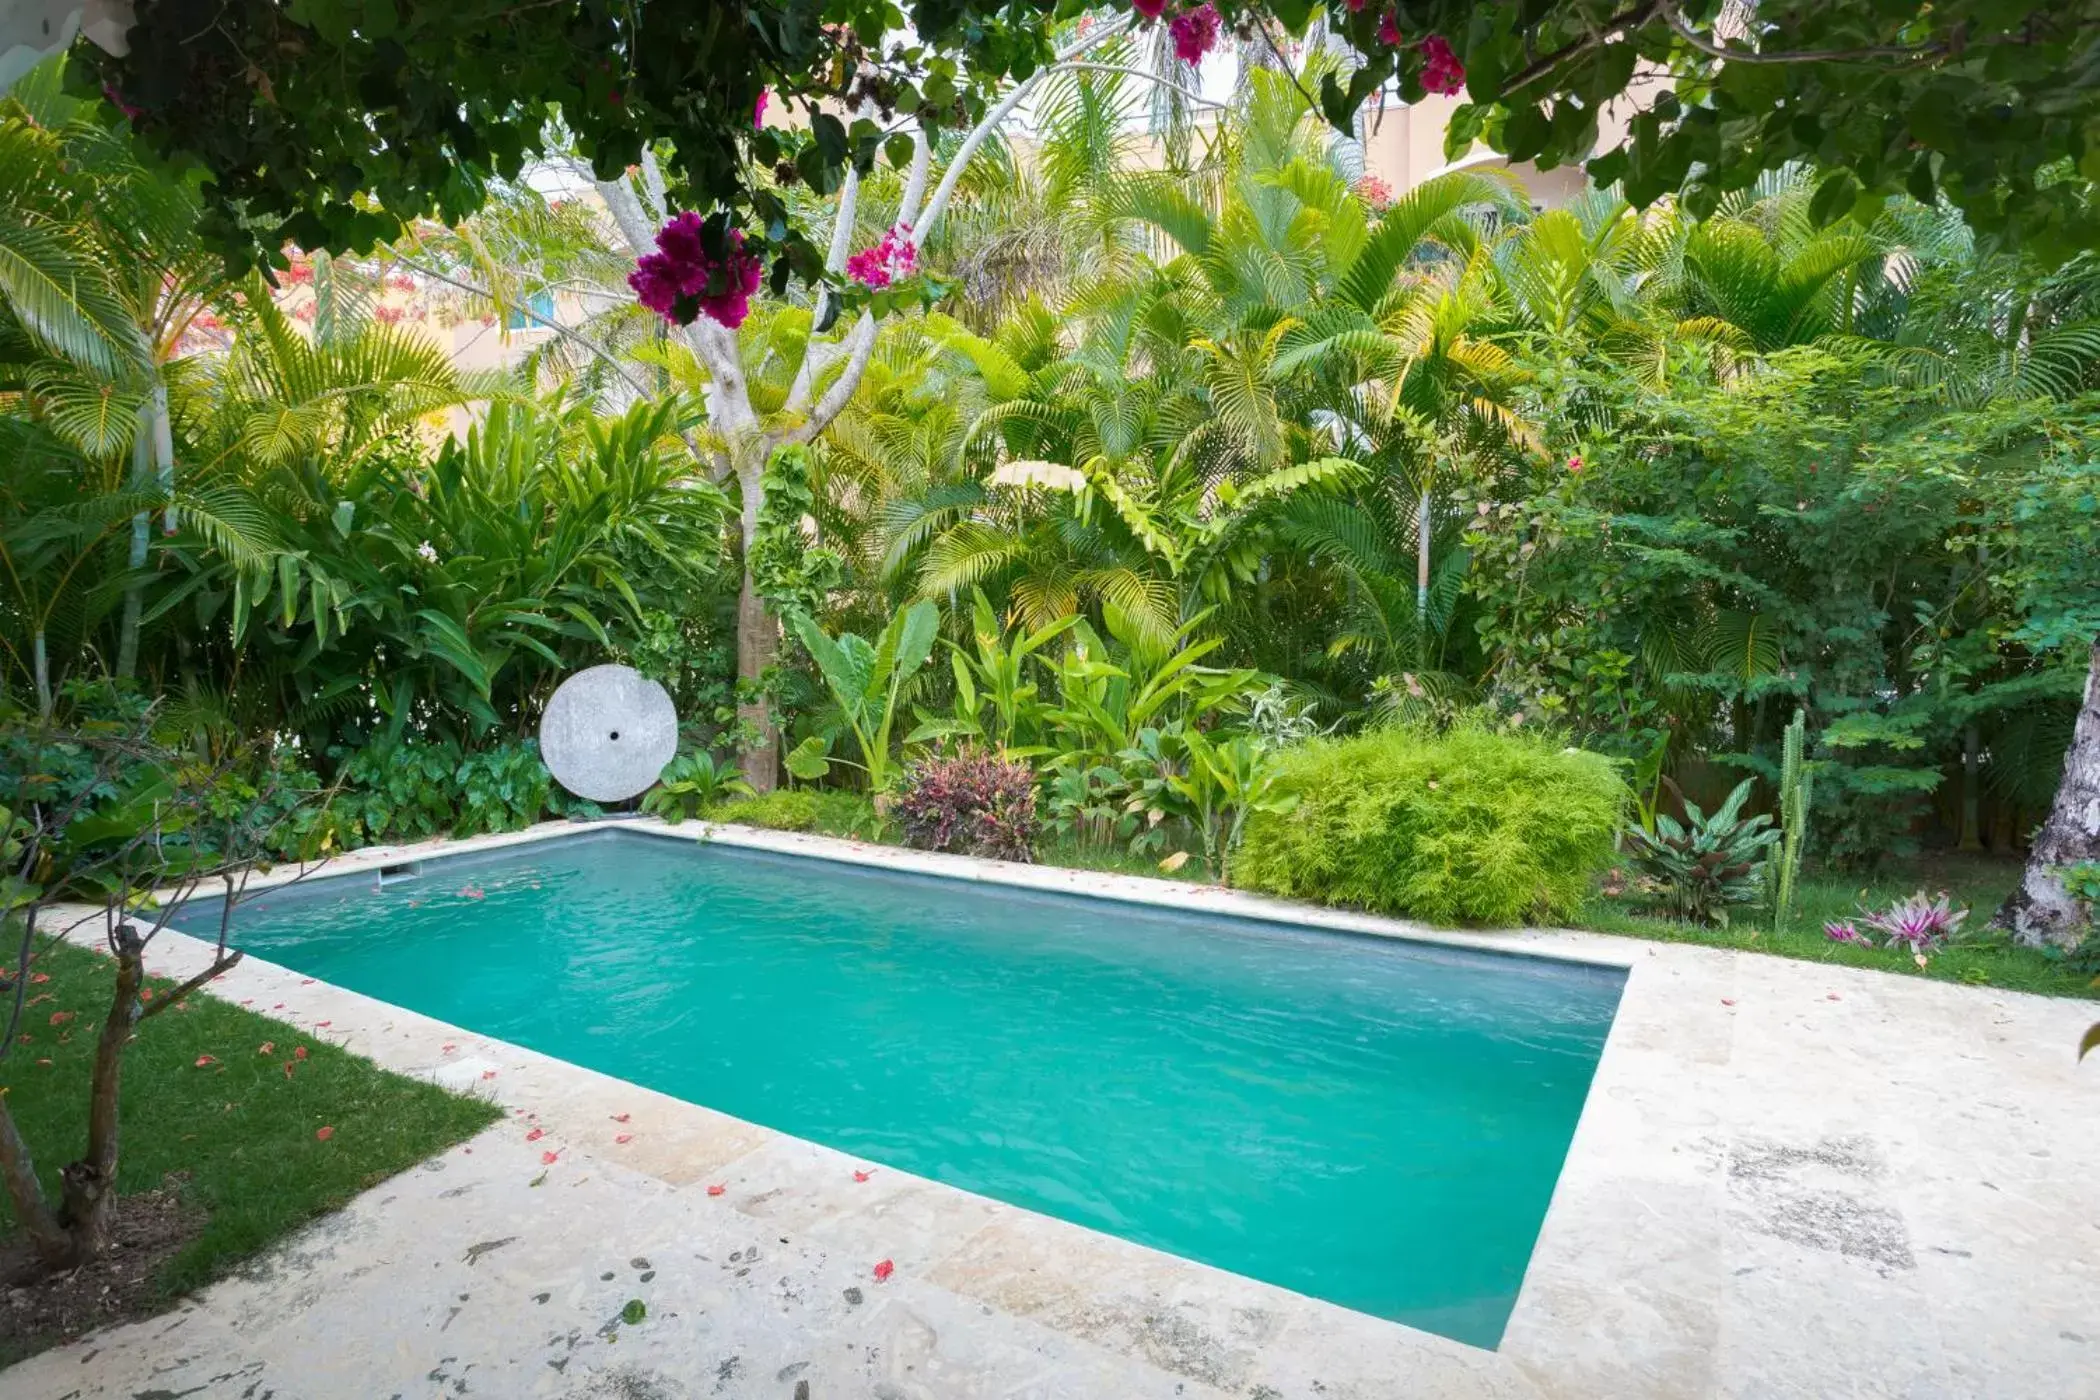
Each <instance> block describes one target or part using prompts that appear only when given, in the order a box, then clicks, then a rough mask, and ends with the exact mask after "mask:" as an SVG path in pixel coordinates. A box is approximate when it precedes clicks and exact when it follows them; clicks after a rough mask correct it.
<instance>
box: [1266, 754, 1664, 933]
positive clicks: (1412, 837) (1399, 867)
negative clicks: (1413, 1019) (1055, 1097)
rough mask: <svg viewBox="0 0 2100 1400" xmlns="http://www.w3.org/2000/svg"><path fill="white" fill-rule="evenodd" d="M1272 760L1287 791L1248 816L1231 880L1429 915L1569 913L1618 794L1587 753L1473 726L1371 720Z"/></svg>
mask: <svg viewBox="0 0 2100 1400" xmlns="http://www.w3.org/2000/svg"><path fill="white" fill-rule="evenodd" d="M1276 761H1277V763H1278V764H1279V765H1280V766H1281V769H1282V775H1281V782H1282V784H1283V787H1284V789H1285V790H1286V791H1289V792H1293V793H1296V794H1297V796H1298V804H1297V806H1296V808H1295V809H1293V810H1292V811H1290V812H1288V813H1284V814H1273V813H1259V814H1257V815H1255V816H1254V817H1253V818H1252V819H1251V820H1249V822H1248V824H1247V835H1246V841H1245V844H1244V845H1243V846H1242V847H1241V850H1240V856H1239V861H1238V864H1237V865H1236V866H1235V867H1234V872H1233V873H1234V875H1235V877H1236V878H1235V881H1234V883H1236V884H1240V885H1244V886H1246V887H1247V888H1249V889H1256V890H1266V891H1268V892H1269V893H1272V894H1280V895H1286V896H1290V897H1292V898H1297V899H1310V900H1316V901H1318V902H1320V903H1323V904H1347V905H1356V906H1359V907H1361V908H1365V909H1373V910H1377V911H1378V912H1380V913H1386V914H1404V915H1409V916H1411V917H1414V918H1419V919H1427V920H1430V921H1432V922H1435V923H1465V924H1515V923H1521V922H1525V921H1527V920H1529V921H1539V922H1543V921H1549V920H1553V919H1563V918H1567V917H1570V916H1572V915H1573V914H1574V913H1575V912H1576V910H1577V909H1579V908H1580V907H1581V905H1582V901H1583V898H1584V897H1585V895H1586V894H1587V893H1588V891H1589V885H1590V880H1591V877H1592V876H1593V875H1594V874H1595V873H1596V872H1597V871H1598V870H1599V869H1601V868H1602V867H1603V866H1604V865H1605V864H1607V863H1608V862H1609V861H1610V859H1611V856H1612V842H1613V838H1614V835H1615V834H1616V832H1617V831H1618V828H1619V822H1620V818H1621V815H1622V813H1623V812H1624V810H1625V804H1626V802H1627V799H1628V793H1627V789H1626V784H1625V782H1624V781H1623V780H1622V779H1621V778H1620V776H1619V774H1618V771H1617V769H1616V768H1615V767H1614V766H1613V764H1612V762H1611V761H1610V760H1609V759H1607V758H1605V757H1603V756H1602V755H1600V754H1594V753H1585V752H1583V751H1582V750H1579V749H1569V748H1563V747H1561V746H1560V745H1559V744H1558V743H1556V742H1554V741H1552V740H1551V739H1548V738H1545V737H1543V736H1538V735H1531V734H1521V733H1508V732H1503V731H1492V730H1488V729H1484V728H1460V729H1455V730H1453V731H1452V732H1450V733H1448V734H1429V733H1423V732H1418V731H1415V730H1410V729H1403V728H1390V729H1377V730H1372V731H1370V732H1368V733H1364V734H1359V735H1355V736H1353V737H1351V738H1346V739H1323V740H1315V741H1313V742H1311V743H1307V744H1301V745H1298V746H1295V747H1293V748H1291V749H1288V750H1286V751H1285V752H1284V753H1283V754H1281V755H1279V756H1278V758H1277V760H1276Z"/></svg>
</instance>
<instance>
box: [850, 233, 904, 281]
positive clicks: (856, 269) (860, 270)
mask: <svg viewBox="0 0 2100 1400" xmlns="http://www.w3.org/2000/svg"><path fill="white" fill-rule="evenodd" d="M918 270H919V248H918V245H917V244H915V243H913V242H912V241H911V225H910V224H896V225H894V226H892V227H891V229H890V231H889V232H888V233H885V234H884V235H882V241H881V242H880V243H878V244H876V245H875V246H874V247H872V248H863V249H861V250H860V251H859V252H858V253H855V254H854V255H853V256H852V257H850V258H848V259H846V275H847V276H848V277H851V278H852V279H853V280H854V281H856V282H858V283H860V284H861V285H862V286H863V287H867V288H870V289H872V290H874V291H878V292H879V291H881V290H882V289H883V288H884V287H887V286H889V285H890V284H891V283H892V282H897V281H901V280H903V279H904V278H906V277H909V276H911V275H912V274H913V273H914V272H917V271H918Z"/></svg>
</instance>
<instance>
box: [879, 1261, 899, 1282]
mask: <svg viewBox="0 0 2100 1400" xmlns="http://www.w3.org/2000/svg"><path fill="white" fill-rule="evenodd" d="M896 1272H897V1266H896V1265H895V1264H892V1263H891V1262H890V1261H889V1260H887V1259H885V1260H883V1261H882V1262H881V1263H880V1264H877V1265H876V1266H875V1281H876V1282H877V1283H881V1282H883V1281H884V1280H886V1279H888V1278H889V1276H890V1275H891V1274H894V1273H896Z"/></svg>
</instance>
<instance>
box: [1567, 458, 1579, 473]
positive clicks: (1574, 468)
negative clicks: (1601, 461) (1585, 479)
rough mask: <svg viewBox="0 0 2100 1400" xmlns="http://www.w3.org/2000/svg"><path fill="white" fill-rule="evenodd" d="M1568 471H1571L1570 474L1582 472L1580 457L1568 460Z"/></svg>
mask: <svg viewBox="0 0 2100 1400" xmlns="http://www.w3.org/2000/svg"><path fill="white" fill-rule="evenodd" d="M1568 470H1569V471H1571V472H1579V471H1581V470H1582V459H1581V458H1580V457H1570V458H1569V459H1568Z"/></svg>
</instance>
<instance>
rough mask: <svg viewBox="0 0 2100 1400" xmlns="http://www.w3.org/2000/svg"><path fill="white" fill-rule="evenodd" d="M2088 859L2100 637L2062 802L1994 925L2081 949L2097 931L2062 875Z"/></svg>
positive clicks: (2096, 786)
mask: <svg viewBox="0 0 2100 1400" xmlns="http://www.w3.org/2000/svg"><path fill="white" fill-rule="evenodd" d="M2085 861H2100V638H2095V639H2094V641H2093V654H2092V660H2091V662H2090V663H2089V667H2088V670H2087V672H2086V678H2085V703H2084V705H2083V706H2082V707H2081V708H2080V709H2079V711H2078V723H2077V725H2076V726H2075V727H2074V728H2073V729H2072V731H2071V747H2070V748H2069V749H2068V750H2066V751H2065V753H2064V776H2063V781H2062V783H2060V784H2059V785H2058V786H2057V789H2056V802H2055V804H2054V805H2053V806H2051V807H2050V809H2049V820H2047V821H2045V822H2043V823H2042V829H2041V831H2040V832H2039V833H2037V834H2036V836H2035V838H2034V846H2033V848H2032V849H2031V850H2029V851H2028V853H2027V868H2026V870H2025V871H2023V872H2022V873H2021V876H2020V883H2019V886H2018V887H2017V888H2016V889H2014V890H2013V892H2012V893H2011V894H2009V895H2007V896H2006V899H2005V903H2004V904H2002V905H2000V906H1999V908H1998V912H1997V914H1996V915H1995V916H1994V917H1993V918H1992V920H1991V922H1992V923H1993V924H1995V925H1996V926H1998V927H1999V928H2004V929H2009V930H2011V931H2012V935H2013V939H2014V941H2015V942H2019V943H2024V944H2026V945H2027V946H2029V947H2035V948H2038V947H2041V946H2043V945H2044V944H2053V945H2055V946H2056V947H2059V948H2071V947H2075V946H2077V944H2078V942H2079V941H2080V939H2081V938H2083V937H2085V936H2087V935H2089V934H2091V933H2092V932H2093V928H2092V924H2091V922H2090V918H2089V915H2088V912H2087V910H2086V909H2085V908H2084V907H2083V906H2082V905H2081V904H2080V903H2079V901H2078V900H2076V899H2074V898H2072V897H2071V893H2070V891H2068V890H2066V889H2065V888H2064V883H2063V880H2062V879H2061V878H2060V876H2059V875H2058V872H2059V871H2061V870H2062V869H2063V868H2064V867H2065V866H2067V865H2078V864H2081V863H2083V862H2085Z"/></svg>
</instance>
